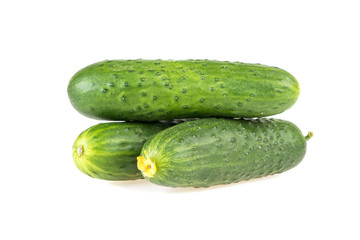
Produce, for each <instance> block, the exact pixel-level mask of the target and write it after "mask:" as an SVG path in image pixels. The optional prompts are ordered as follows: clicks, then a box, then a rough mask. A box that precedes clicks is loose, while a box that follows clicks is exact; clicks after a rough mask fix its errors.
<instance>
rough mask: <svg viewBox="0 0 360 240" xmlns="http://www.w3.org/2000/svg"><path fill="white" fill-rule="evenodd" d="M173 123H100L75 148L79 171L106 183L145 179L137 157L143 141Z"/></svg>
mask: <svg viewBox="0 0 360 240" xmlns="http://www.w3.org/2000/svg"><path fill="white" fill-rule="evenodd" d="M173 125H174V124H173V123H125V122H111V123H100V124H97V125H95V126H92V127H90V128H88V129H86V130H85V131H83V132H82V133H81V134H80V135H79V136H78V137H77V139H76V140H75V143H74V145H73V150H72V153H73V159H74V162H75V164H76V166H77V167H78V168H79V170H80V171H81V172H83V173H85V174H86V175H89V176H90V177H94V178H99V179H103V180H134V179H139V178H142V175H141V173H140V171H139V170H138V169H137V167H136V157H137V156H138V155H139V154H140V151H141V148H142V146H143V144H144V142H145V141H146V140H147V139H148V138H149V137H150V136H152V135H154V134H155V133H158V132H160V131H161V130H164V129H166V128H168V127H170V126H173Z"/></svg>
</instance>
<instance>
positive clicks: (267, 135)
mask: <svg viewBox="0 0 360 240" xmlns="http://www.w3.org/2000/svg"><path fill="white" fill-rule="evenodd" d="M311 136H312V133H311V132H310V133H309V135H308V136H306V137H304V136H303V135H302V133H301V132H300V130H299V129H298V128H297V127H296V126H295V125H294V124H292V123H290V122H287V121H283V120H276V119H254V120H236V119H219V118H217V119H215V118H210V119H200V120H195V121H191V122H185V123H181V124H179V125H176V126H173V127H170V128H168V129H165V130H163V131H161V132H159V133H157V134H155V135H154V136H152V137H151V138H149V139H148V140H147V141H146V143H145V145H144V147H143V149H142V151H141V155H140V156H139V157H138V168H139V170H141V172H142V174H143V176H144V177H145V178H146V179H148V180H149V181H151V182H153V183H155V184H158V185H163V186H169V187H209V186H213V185H218V184H228V183H232V182H238V181H242V180H249V179H252V178H259V177H264V176H268V175H272V174H276V173H281V172H284V171H286V170H288V169H291V168H293V167H295V166H296V165H297V164H299V163H300V161H301V160H302V159H303V157H304V155H305V151H306V140H308V139H309V138H310V137H311Z"/></svg>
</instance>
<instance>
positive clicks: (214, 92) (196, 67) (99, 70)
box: [68, 60, 299, 121]
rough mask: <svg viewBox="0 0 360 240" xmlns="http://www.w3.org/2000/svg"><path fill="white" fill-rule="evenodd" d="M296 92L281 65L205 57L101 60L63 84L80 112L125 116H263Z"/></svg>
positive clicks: (107, 117)
mask: <svg viewBox="0 0 360 240" xmlns="http://www.w3.org/2000/svg"><path fill="white" fill-rule="evenodd" d="M298 95H299V84H298V82H297V81H296V79H295V78H294V77H293V76H292V75H291V74H289V73H288V72H286V71H284V70H282V69H279V68H276V67H269V66H264V65H260V64H246V63H240V62H221V61H211V60H184V61H172V60H113V61H103V62H99V63H95V64H93V65H90V66H88V67H85V68H84V69H82V70H80V71H79V72H77V73H76V74H75V75H74V76H73V77H72V79H71V80H70V82H69V85H68V96H69V98H70V101H71V103H72V105H73V106H74V107H75V109H77V110H78V111H79V112H80V113H82V114H83V115H85V116H88V117H91V118H96V119H105V120H125V121H131V120H135V121H155V120H162V119H178V118H194V117H195V118H206V117H264V116H270V115H274V114H278V113H281V112H283V111H285V110H286V109H288V108H290V107H291V106H292V105H293V104H294V103H295V102H296V100H297V98H298Z"/></svg>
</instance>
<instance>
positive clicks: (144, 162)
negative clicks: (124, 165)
mask: <svg viewBox="0 0 360 240" xmlns="http://www.w3.org/2000/svg"><path fill="white" fill-rule="evenodd" d="M144 153H145V156H146V158H144V157H143V156H139V157H137V167H138V169H139V170H140V171H141V172H142V173H144V175H145V176H147V177H153V176H154V175H155V173H156V165H155V163H154V162H153V161H151V159H150V158H149V156H148V154H147V152H146V150H145V151H144Z"/></svg>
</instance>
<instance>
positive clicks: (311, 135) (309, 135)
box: [305, 132, 314, 141]
mask: <svg viewBox="0 0 360 240" xmlns="http://www.w3.org/2000/svg"><path fill="white" fill-rule="evenodd" d="M313 136H314V133H313V132H308V134H307V135H306V136H305V140H306V141H309V139H310V138H312V137H313Z"/></svg>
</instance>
